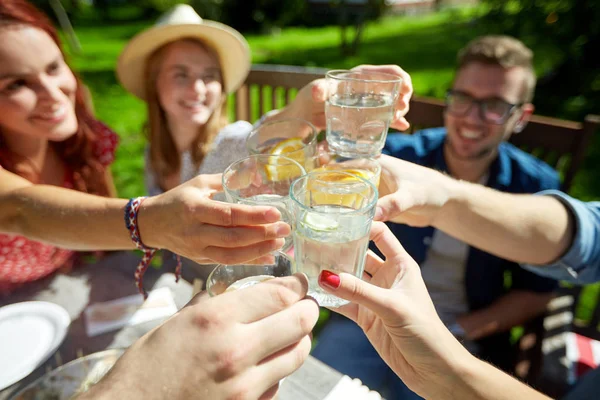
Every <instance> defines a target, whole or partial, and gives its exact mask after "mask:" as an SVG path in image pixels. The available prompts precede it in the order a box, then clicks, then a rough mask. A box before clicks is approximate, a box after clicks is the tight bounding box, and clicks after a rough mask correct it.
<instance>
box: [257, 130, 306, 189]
mask: <svg viewBox="0 0 600 400" xmlns="http://www.w3.org/2000/svg"><path fill="white" fill-rule="evenodd" d="M304 146H305V145H304V142H303V141H302V138H301V137H293V138H290V139H286V140H282V141H281V142H279V143H277V144H276V145H275V146H273V147H271V149H270V150H269V154H271V155H273V156H286V157H288V158H291V159H292V160H294V161H297V162H298V163H299V164H300V165H304V164H305V162H306V159H305V157H304V153H303V152H300V151H298V150H301V149H303V148H304ZM294 152H297V153H296V154H290V153H294ZM298 172H299V171H298V168H296V166H295V165H266V166H265V173H266V175H267V178H268V179H269V180H270V181H284V180H287V179H293V178H296V177H298V176H299V175H298Z"/></svg>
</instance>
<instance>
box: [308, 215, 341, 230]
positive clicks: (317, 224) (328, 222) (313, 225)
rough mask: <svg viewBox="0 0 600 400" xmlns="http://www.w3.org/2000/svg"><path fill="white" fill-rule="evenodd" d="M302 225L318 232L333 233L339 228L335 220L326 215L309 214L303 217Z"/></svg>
mask: <svg viewBox="0 0 600 400" xmlns="http://www.w3.org/2000/svg"><path fill="white" fill-rule="evenodd" d="M303 223H304V225H305V226H307V227H308V228H310V229H312V230H313V231H318V232H329V231H333V230H335V229H337V227H338V226H339V224H338V222H337V221H336V220H335V219H333V218H331V217H329V216H327V215H323V214H317V213H310V212H309V213H307V214H306V215H305V216H304V221H303Z"/></svg>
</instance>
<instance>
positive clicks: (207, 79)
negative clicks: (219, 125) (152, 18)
mask: <svg viewBox="0 0 600 400" xmlns="http://www.w3.org/2000/svg"><path fill="white" fill-rule="evenodd" d="M222 81H223V80H222V78H221V68H220V66H219V60H218V58H217V56H216V55H215V54H214V53H213V52H212V51H210V50H208V49H206V48H205V47H204V46H202V45H201V44H199V43H198V42H195V41H192V40H180V41H177V42H174V43H171V44H169V45H168V46H167V48H165V49H164V53H163V59H162V64H161V66H160V70H159V73H158V79H157V83H156V85H157V91H158V98H159V102H160V105H161V107H162V108H163V110H164V111H165V114H166V116H167V119H168V120H169V121H170V122H171V123H183V124H186V125H189V123H192V124H196V125H198V126H201V125H204V124H206V122H207V121H208V119H209V118H210V116H211V115H212V113H213V112H214V111H215V110H216V109H217V108H218V107H219V106H220V104H221V97H222V95H223V84H222Z"/></svg>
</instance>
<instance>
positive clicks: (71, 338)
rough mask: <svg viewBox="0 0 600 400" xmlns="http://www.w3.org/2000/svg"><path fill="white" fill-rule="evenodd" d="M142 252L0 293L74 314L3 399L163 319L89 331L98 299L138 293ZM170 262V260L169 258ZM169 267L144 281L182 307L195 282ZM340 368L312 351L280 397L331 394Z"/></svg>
mask: <svg viewBox="0 0 600 400" xmlns="http://www.w3.org/2000/svg"><path fill="white" fill-rule="evenodd" d="M139 258H140V256H139V255H138V254H136V253H133V252H114V253H109V254H108V255H106V256H105V257H104V258H102V259H100V260H98V261H96V262H94V263H90V264H87V265H84V266H81V267H77V268H76V269H74V270H73V271H71V272H70V273H69V274H61V273H58V274H55V275H53V276H52V277H50V278H47V279H44V280H41V281H39V282H35V283H33V284H31V285H29V286H28V287H27V288H25V289H23V290H20V291H19V292H17V293H15V294H13V295H11V296H10V297H8V298H5V299H0V307H1V306H4V305H7V304H11V303H17V302H22V301H48V302H51V303H56V304H58V305H60V306H62V307H64V308H65V309H66V310H67V311H68V313H69V315H70V317H71V320H72V322H71V325H70V327H69V332H68V334H67V337H66V338H65V340H64V342H63V343H62V345H61V346H60V347H59V349H58V350H57V351H56V353H55V354H54V355H53V356H51V357H50V359H48V360H47V361H46V362H45V363H44V364H42V365H41V366H40V367H38V368H37V369H36V370H35V371H34V372H33V373H32V374H30V375H29V376H28V377H26V378H24V379H23V380H21V381H20V382H18V383H16V384H14V385H12V386H11V387H9V388H7V389H5V390H2V391H0V400H5V399H9V398H10V395H11V393H15V392H16V391H18V390H19V389H21V388H23V387H25V386H26V385H27V384H29V383H31V382H33V381H34V380H35V379H37V378H38V377H40V376H42V375H43V374H44V373H46V372H48V371H51V370H53V369H54V368H56V367H57V366H60V365H63V364H65V363H67V362H69V361H71V360H74V359H76V358H78V357H81V356H84V355H88V354H92V353H95V352H98V351H102V350H106V349H111V348H127V347H129V346H130V345H131V344H132V343H133V342H135V341H136V340H137V339H138V338H140V337H141V336H143V335H144V334H145V333H146V332H148V331H149V330H151V329H152V328H154V327H155V326H157V325H158V324H160V323H161V322H163V321H162V320H156V321H152V322H147V323H143V324H140V325H136V326H133V327H126V328H123V329H121V330H119V331H115V332H108V333H104V334H101V335H98V336H95V337H93V338H90V337H88V336H87V334H86V331H85V324H84V316H83V311H84V310H85V308H86V307H87V306H88V305H90V304H94V303H97V302H104V301H108V300H113V299H117V298H121V297H124V296H128V295H131V294H135V293H137V292H136V288H135V286H134V285H133V272H134V270H135V267H136V265H137V263H138V261H139ZM167 264H169V263H168V262H167ZM210 268H211V267H210V266H207V267H203V266H191V265H190V264H187V265H184V273H185V274H184V276H185V277H186V278H187V279H190V277H192V276H199V277H201V278H205V277H206V276H207V275H208V273H209V272H210ZM166 271H171V270H170V269H168V267H167V269H162V270H157V269H152V268H149V269H148V271H147V273H146V277H145V279H144V284H145V286H146V287H147V288H153V289H156V288H159V287H165V286H166V287H169V288H171V290H172V292H173V294H174V299H175V304H176V305H177V307H178V308H181V307H183V306H184V305H185V304H186V303H187V302H188V301H189V300H190V299H191V297H192V291H193V289H192V285H191V284H190V283H188V282H186V281H185V280H180V282H179V283H175V278H174V275H173V274H172V273H171V272H166ZM342 376H343V375H342V374H341V373H339V372H338V371H336V370H334V369H332V368H330V367H328V366H327V365H325V364H323V363H321V362H320V361H318V360H316V359H314V358H312V357H309V358H308V360H307V361H306V363H305V364H304V365H303V366H302V368H300V369H299V370H298V371H296V372H295V373H294V374H292V375H291V376H290V377H288V378H287V379H286V380H285V381H284V383H283V384H282V387H281V389H280V393H279V397H278V399H280V400H291V399H294V400H295V399H299V400H302V399H306V400H321V399H323V398H325V397H326V396H327V394H328V393H329V392H331V390H332V389H333V388H334V386H335V385H336V384H337V383H338V382H339V381H340V379H341V378H342Z"/></svg>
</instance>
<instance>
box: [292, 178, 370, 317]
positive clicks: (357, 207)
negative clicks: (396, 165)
mask: <svg viewBox="0 0 600 400" xmlns="http://www.w3.org/2000/svg"><path fill="white" fill-rule="evenodd" d="M290 198H291V204H292V212H293V214H294V216H295V227H294V235H293V236H294V259H295V262H296V271H297V272H302V273H305V274H306V275H307V276H308V279H309V295H311V296H312V297H314V298H315V299H316V300H317V301H318V302H319V305H321V306H325V307H340V306H342V305H344V304H346V303H347V301H345V300H342V299H340V298H338V297H336V296H334V295H332V294H329V293H327V292H325V291H324V290H322V289H321V288H320V286H319V284H318V277H319V274H320V273H321V271H322V270H324V269H326V270H330V271H335V272H338V273H339V272H347V273H350V274H353V275H355V276H357V277H359V278H362V273H363V269H364V265H365V258H366V254H367V248H368V245H369V231H370V230H371V222H372V220H373V216H374V214H375V204H376V202H377V188H376V187H375V185H373V183H371V182H370V181H369V180H367V179H364V178H362V177H359V176H358V175H355V174H351V173H348V172H340V171H319V172H317V171H314V172H311V173H309V174H307V175H304V176H303V177H301V178H299V179H297V180H296V181H295V182H294V183H293V184H292V187H291V189H290Z"/></svg>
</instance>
